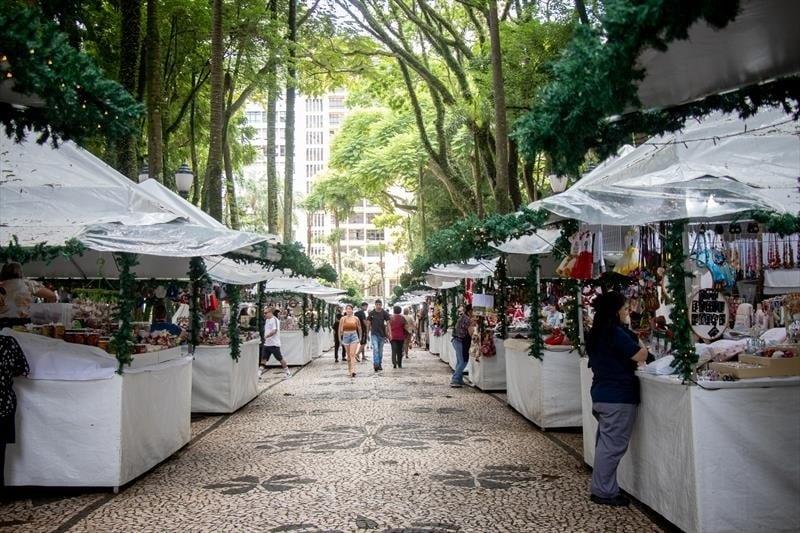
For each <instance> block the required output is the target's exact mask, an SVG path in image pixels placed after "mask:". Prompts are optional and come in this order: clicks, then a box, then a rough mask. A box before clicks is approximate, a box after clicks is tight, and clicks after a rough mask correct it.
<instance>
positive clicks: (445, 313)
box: [442, 289, 450, 333]
mask: <svg viewBox="0 0 800 533" xmlns="http://www.w3.org/2000/svg"><path fill="white" fill-rule="evenodd" d="M449 322H450V315H448V308H447V289H444V290H442V333H444V332H446V331H447V328H448V327H449V326H450V323H449Z"/></svg>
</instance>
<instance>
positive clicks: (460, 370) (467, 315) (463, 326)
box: [450, 304, 472, 387]
mask: <svg viewBox="0 0 800 533" xmlns="http://www.w3.org/2000/svg"><path fill="white" fill-rule="evenodd" d="M460 311H461V314H460V315H459V317H458V321H457V322H456V326H455V328H453V340H452V341H451V342H452V343H453V349H454V350H455V352H456V369H455V370H454V371H453V377H452V378H451V379H450V386H451V387H463V386H464V369H465V368H467V363H468V362H469V348H470V345H471V344H472V332H471V331H470V329H471V328H472V306H471V305H470V304H464V307H463V308H462V309H460Z"/></svg>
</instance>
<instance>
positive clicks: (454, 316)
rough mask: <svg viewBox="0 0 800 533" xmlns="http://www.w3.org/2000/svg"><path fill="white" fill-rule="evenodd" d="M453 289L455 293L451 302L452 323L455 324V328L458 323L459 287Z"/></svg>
mask: <svg viewBox="0 0 800 533" xmlns="http://www.w3.org/2000/svg"><path fill="white" fill-rule="evenodd" d="M451 290H452V291H453V294H452V301H451V302H450V323H451V324H453V328H455V327H456V323H458V287H453V288H452V289H451Z"/></svg>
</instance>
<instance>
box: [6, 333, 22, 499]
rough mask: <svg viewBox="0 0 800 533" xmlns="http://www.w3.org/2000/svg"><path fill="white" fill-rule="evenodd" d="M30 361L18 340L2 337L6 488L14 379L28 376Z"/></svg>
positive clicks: (15, 398)
mask: <svg viewBox="0 0 800 533" xmlns="http://www.w3.org/2000/svg"><path fill="white" fill-rule="evenodd" d="M28 371H29V370H28V361H27V360H26V359H25V355H24V354H23V353H22V349H21V348H20V347H19V344H18V343H17V339H15V338H14V337H9V336H7V335H0V487H4V486H5V477H4V475H3V472H4V470H5V467H6V444H14V442H16V441H15V439H14V437H15V432H14V415H15V414H16V411H17V397H16V396H15V395H14V389H13V385H14V378H15V377H16V376H22V375H27V374H28Z"/></svg>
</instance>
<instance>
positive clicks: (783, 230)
mask: <svg viewBox="0 0 800 533" xmlns="http://www.w3.org/2000/svg"><path fill="white" fill-rule="evenodd" d="M750 216H751V218H752V219H753V220H755V221H756V222H760V223H761V224H764V226H765V229H766V230H767V231H768V232H769V233H777V234H778V235H780V236H781V237H785V236H787V235H791V234H793V233H800V216H798V215H792V214H790V213H781V214H778V213H770V212H767V211H753V212H752V213H751V214H750Z"/></svg>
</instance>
